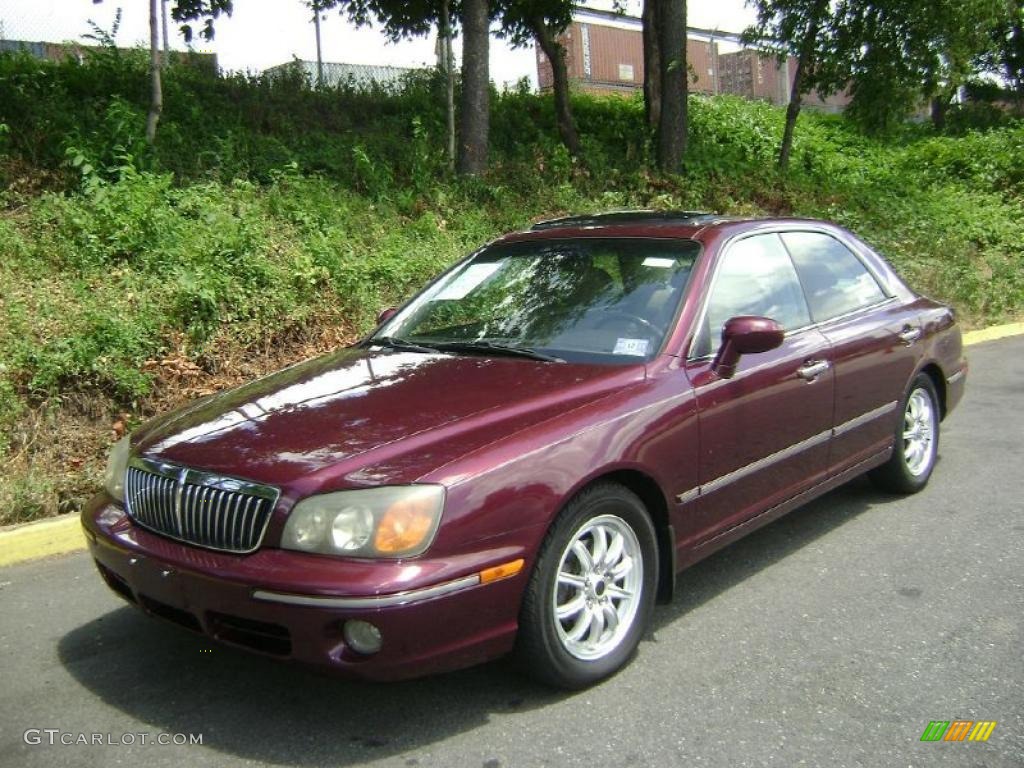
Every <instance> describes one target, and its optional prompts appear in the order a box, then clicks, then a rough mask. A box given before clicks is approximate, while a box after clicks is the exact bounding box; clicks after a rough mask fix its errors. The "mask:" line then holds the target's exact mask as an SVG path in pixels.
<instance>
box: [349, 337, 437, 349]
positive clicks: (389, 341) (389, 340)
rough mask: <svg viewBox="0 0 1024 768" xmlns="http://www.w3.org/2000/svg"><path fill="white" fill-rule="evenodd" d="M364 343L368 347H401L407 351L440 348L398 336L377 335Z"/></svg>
mask: <svg viewBox="0 0 1024 768" xmlns="http://www.w3.org/2000/svg"><path fill="white" fill-rule="evenodd" d="M363 345H364V346H367V347H372V346H378V347H391V348H392V349H401V350H403V351H406V352H437V350H438V348H437V347H433V346H430V347H428V346H425V345H423V344H416V343H415V342H412V341H409V340H407V339H400V338H398V337H397V336H376V337H374V338H370V339H367V340H366V341H365V342H364V343H363Z"/></svg>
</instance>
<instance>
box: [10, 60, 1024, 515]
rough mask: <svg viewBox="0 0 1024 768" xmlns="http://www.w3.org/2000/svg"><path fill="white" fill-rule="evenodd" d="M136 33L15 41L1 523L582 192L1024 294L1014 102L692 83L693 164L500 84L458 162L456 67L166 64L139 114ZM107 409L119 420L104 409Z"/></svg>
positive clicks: (965, 301) (961, 301) (609, 108)
mask: <svg viewBox="0 0 1024 768" xmlns="http://www.w3.org/2000/svg"><path fill="white" fill-rule="evenodd" d="M145 71H146V59H145V56H144V55H142V54H139V55H135V54H130V55H129V54H124V53H120V54H119V53H116V52H113V51H102V52H100V54H99V55H98V56H97V57H95V59H93V60H90V61H89V62H87V63H86V64H85V65H80V64H77V63H73V62H68V63H63V64H47V63H42V62H38V61H35V60H32V59H30V58H28V57H23V56H9V55H6V56H0V190H2V191H0V313H2V317H3V318H4V322H3V323H2V324H0V471H2V472H3V477H4V479H3V480H2V481H0V522H13V521H18V520H25V519H30V518H34V517H38V516H42V515H47V514H54V513H56V512H58V511H73V510H75V509H78V508H79V507H80V505H81V504H82V502H83V501H84V499H85V498H86V497H87V495H88V492H89V489H90V488H91V487H93V486H94V484H95V480H96V477H97V475H98V473H99V472H100V471H101V470H102V464H103V455H104V453H105V448H106V446H107V445H108V444H109V442H110V440H111V439H112V437H113V436H114V435H115V434H116V433H118V432H119V431H120V429H121V428H122V426H121V425H120V424H118V423H115V422H121V421H123V422H126V424H127V426H128V427H129V428H130V427H131V426H133V425H134V424H136V423H138V422H139V421H140V420H141V419H142V418H144V417H146V416H147V415H149V414H151V413H153V412H154V411H157V410H163V409H165V408H167V407H171V406H173V405H175V404H177V403H179V402H181V401H183V400H184V399H187V398H190V397H195V396H197V395H199V394H202V393H203V392H207V391H212V390H214V389H216V388H218V387H222V386H227V385H231V384H234V383H237V382H239V381H242V380H244V379H246V378H251V377H254V376H256V375H259V374H260V373H262V372H265V371H267V370H270V369H273V368H276V367H280V366H281V365H283V364H285V363H287V362H291V361H294V360H296V359H300V358H302V357H305V356H310V355H313V354H316V353H318V352H320V351H323V350H326V349H328V348H330V347H331V346H334V345H337V344H340V343H344V342H345V341H349V340H352V339H354V338H355V337H356V336H357V335H358V334H359V333H362V332H364V331H366V330H367V329H369V328H370V327H371V325H372V323H373V317H374V316H375V313H376V311H377V310H378V309H379V308H381V307H383V306H387V305H391V304H395V303H397V302H399V301H401V300H402V299H403V297H405V296H407V295H409V293H410V292H411V291H412V290H413V289H414V288H416V287H417V286H418V285H420V284H421V283H422V282H423V281H424V280H426V279H427V278H428V277H430V276H431V275H433V274H436V273H437V272H438V271H440V270H441V269H442V268H443V267H444V266H446V265H447V264H450V263H451V262H452V261H453V260H455V259H457V258H459V257H460V256H461V255H463V254H465V253H467V252H468V251H469V250H471V249H472V248H474V247H475V246H477V245H479V244H480V243H482V242H484V241H486V240H487V239H488V238H491V237H493V236H495V235H497V234H499V233H501V232H503V231H507V230H509V229H512V228H516V227H522V226H525V225H527V224H528V223H529V222H530V221H531V220H535V219H537V218H540V217H543V216H548V215H555V214H561V213H566V212H581V211H590V210H600V209H609V208H619V207H641V206H642V207H680V208H705V209H712V210H718V211H723V212H733V213H781V214H787V215H789V214H792V215H808V216H820V217H825V218H829V219H833V220H836V221H839V222H840V223H843V224H845V225H848V226H850V227H851V228H852V229H854V230H856V231H857V232H859V233H860V234H861V235H862V236H863V237H865V238H866V239H867V240H868V241H869V242H871V243H873V244H874V245H875V246H877V247H879V248H880V249H881V250H882V251H883V252H884V253H886V254H887V255H888V256H889V257H890V258H891V259H892V261H893V262H894V263H895V264H896V265H897V267H898V268H899V269H900V270H901V271H902V272H903V274H904V275H905V276H906V277H907V278H908V280H909V281H910V282H911V284H912V285H914V286H915V287H916V288H917V289H919V290H922V291H925V292H927V293H929V294H931V295H933V296H935V297H937V298H940V299H944V300H947V301H950V302H952V303H954V304H955V305H956V306H957V307H958V309H959V310H960V312H961V314H962V317H963V318H964V320H965V322H966V323H967V324H969V325H980V324H984V323H989V322H998V321H1005V320H1009V319H1012V318H1017V317H1019V316H1020V313H1021V309H1022V307H1024V258H1022V251H1024V248H1022V245H1021V243H1024V215H1022V214H1024V210H1022V208H1024V205H1022V200H1024V128H1022V127H1020V126H1014V125H1009V126H1003V127H998V128H995V129H992V130H988V131H984V132H981V131H973V130H965V129H958V130H962V131H963V133H962V135H958V136H955V137H953V136H941V135H936V134H935V133H934V132H932V131H931V129H930V128H926V127H914V126H911V127H907V128H905V129H902V132H901V133H899V134H896V135H889V136H887V137H885V138H866V137H864V136H863V135H861V134H860V133H858V132H857V131H856V130H855V129H854V128H852V127H851V126H850V125H849V124H848V123H847V122H846V121H844V120H843V119H842V118H838V117H827V116H822V115H814V114H804V115H802V116H801V118H800V120H801V124H800V130H799V131H798V132H797V134H796V139H795V143H794V147H793V154H792V161H791V168H790V170H789V172H788V173H786V174H780V173H779V172H778V171H777V170H776V169H775V166H774V156H775V153H776V148H777V145H778V140H779V136H780V135H781V131H782V121H783V115H782V112H781V110H778V109H775V108H772V107H769V106H767V105H764V104H756V103H748V102H744V101H741V100H738V99H734V98H728V97H719V98H714V99H710V98H701V97H693V98H691V100H690V126H691V128H690V130H691V132H690V150H689V155H688V160H687V163H688V167H687V172H686V174H685V175H683V176H671V177H663V176H659V175H656V174H655V173H654V172H653V171H652V170H651V168H650V163H651V151H650V147H649V145H648V143H647V142H646V140H645V137H646V135H647V134H646V129H645V116H644V107H643V102H642V100H640V99H639V98H637V99H635V100H626V99H620V98H608V99H602V98H594V97H587V96H582V95H578V96H575V97H574V105H573V106H574V110H575V115H576V119H577V121H578V124H579V128H580V140H581V143H582V148H583V153H582V158H583V160H582V161H575V160H572V159H571V158H570V157H569V155H568V153H567V152H566V150H565V149H564V148H563V146H562V145H561V144H560V142H559V140H558V134H557V131H556V128H555V110H554V105H553V103H552V100H551V99H550V98H549V97H545V96H536V95H531V94H529V93H526V92H525V91H517V92H512V93H507V94H501V95H498V94H493V95H492V106H493V127H492V132H491V171H490V172H489V174H488V175H486V176H484V177H481V178H469V179H454V178H451V177H449V176H448V175H447V173H446V170H445V168H446V161H445V157H444V152H443V149H442V148H443V146H444V136H445V115H444V108H443V103H444V100H443V97H442V93H443V91H442V88H443V85H442V84H441V83H439V82H435V81H434V80H433V79H431V78H430V77H428V76H423V77H420V78H415V79H413V80H411V81H409V82H408V83H407V84H406V86H405V87H404V88H402V89H399V90H397V91H395V92H393V93H388V92H384V91H371V92H362V91H357V90H354V89H347V88H341V89H337V90H328V91H314V90H310V89H309V88H308V87H305V85H304V83H302V82H301V81H299V80H291V79H285V80H277V81H274V80H269V79H266V78H260V77H257V78H244V77H240V76H236V77H231V78H223V79H222V78H216V77H214V76H212V75H209V74H206V73H204V72H202V71H200V70H197V69H191V68H189V67H187V66H177V67H173V68H171V69H170V70H169V71H168V72H167V74H166V78H165V89H166V94H167V103H166V109H165V112H164V116H163V121H162V123H161V133H160V135H159V136H158V139H157V143H156V147H155V148H154V149H153V150H150V149H149V148H148V147H147V146H146V144H145V142H144V141H142V139H141V136H142V133H143V128H142V126H143V125H144V122H145V111H146V104H147V98H148V95H147V90H146V76H145ZM112 425H113V427H112Z"/></svg>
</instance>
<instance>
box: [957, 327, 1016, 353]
mask: <svg viewBox="0 0 1024 768" xmlns="http://www.w3.org/2000/svg"><path fill="white" fill-rule="evenodd" d="M1021 334H1024V323H1008V324H1006V325H993V326H991V327H989V328H982V329H981V330H978V331H968V332H967V333H965V334H964V346H965V347H969V346H971V345H972V344H981V343H983V342H986V341H995V340H996V339H1005V338H1007V337H1009V336H1020V335H1021Z"/></svg>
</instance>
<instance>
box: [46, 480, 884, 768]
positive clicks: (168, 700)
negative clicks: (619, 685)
mask: <svg viewBox="0 0 1024 768" xmlns="http://www.w3.org/2000/svg"><path fill="white" fill-rule="evenodd" d="M886 498H889V497H886V496H883V495H881V494H878V493H877V492H874V491H873V490H872V489H871V486H870V485H869V484H867V483H866V482H862V481H854V482H853V483H852V484H851V485H848V486H845V487H844V488H840V489H838V490H837V491H833V492H832V493H830V494H828V495H826V496H824V497H823V498H822V499H819V500H817V501H815V502H813V503H811V504H810V505H808V506H806V507H804V508H802V509H800V510H797V511H795V512H793V513H791V514H790V515H787V516H786V517H784V518H782V519H781V520H779V521H776V522H774V523H772V524H771V525H768V526H766V527H765V528H762V529H761V530H759V531H757V532H755V533H753V534H751V535H750V536H748V537H746V538H745V539H743V540H742V541H739V542H737V543H735V544H733V545H731V546H729V547H727V548H726V549H724V550H722V551H721V552H719V553H717V554H715V555H713V556H711V557H709V558H708V559H707V560H705V561H703V562H701V563H699V564H697V565H695V566H694V567H692V568H690V569H689V570H688V571H686V572H684V574H683V575H682V576H681V580H680V583H679V588H678V590H677V594H676V598H675V600H674V601H673V602H672V603H671V604H670V605H667V606H662V607H660V608H659V609H658V611H657V612H656V613H655V618H654V626H653V632H655V633H656V632H657V630H658V629H659V628H661V627H664V626H665V625H666V624H668V623H669V622H672V621H675V620H676V619H678V618H679V617H681V616H683V615H685V614H686V613H687V612H689V611H691V610H693V609H695V608H696V607H698V606H700V605H701V604H703V603H705V602H707V601H709V600H711V599H713V598H714V597H715V596H716V595H718V594H721V593H723V592H725V591H726V590H728V589H729V588H730V587H733V586H735V585H736V584H738V583H740V582H742V581H743V580H745V579H747V578H749V577H750V576H752V575H755V574H756V573H758V572H759V571H761V570H762V569H764V568H766V567H767V566H769V565H771V564H772V563H774V562H775V561H777V560H779V559H781V558H784V557H786V555H788V554H789V553H791V552H793V551H794V550H797V549H799V548H800V547H802V546H805V545H806V544H807V543H809V542H811V541H813V540H815V539H817V538H818V537H819V536H822V535H824V534H826V533H828V532H829V531H830V530H832V529H834V528H836V527H838V526H841V525H842V524H843V523H845V522H846V521H848V520H850V519H852V518H853V517H855V516H857V515H859V514H861V513H862V512H864V511H865V510H867V509H868V508H870V507H871V506H872V505H873V504H875V503H878V502H880V501H883V500H885V499H886ZM642 649H643V645H641V658H640V659H638V663H643V658H642ZM58 652H59V656H60V659H61V663H62V664H63V666H64V667H65V668H66V669H67V671H68V672H69V673H70V674H71V675H72V676H73V677H74V678H75V680H77V681H78V682H79V683H80V684H81V685H83V686H84V687H85V688H87V689H88V690H89V691H91V692H92V693H94V694H95V695H96V696H98V697H99V698H100V699H102V701H103V702H104V703H106V704H107V705H109V706H111V707H115V708H117V709H119V710H121V711H122V712H124V713H126V714H127V715H128V716H129V717H131V718H132V719H133V720H134V721H136V722H144V723H147V724H150V725H151V726H152V728H154V729H159V730H160V731H162V732H165V733H190V734H202V735H203V746H204V748H206V749H211V748H212V749H213V750H216V751H218V752H222V753H225V754H229V755H233V756H237V757H240V758H242V759H248V760H256V761H260V762H268V763H275V764H281V765H319V764H334V765H349V764H359V763H363V762H368V761H371V760H378V759H382V758H389V757H390V758H405V762H406V764H407V765H410V766H413V765H416V764H417V762H418V760H417V758H416V757H415V755H417V754H418V753H420V752H422V751H427V750H429V749H430V747H431V745H433V744H436V743H438V742H442V741H444V740H445V739H447V738H450V737H452V736H455V735H457V734H459V733H465V732H468V731H470V730H473V729H475V728H478V727H480V726H483V725H485V724H487V723H488V722H490V720H491V719H492V717H495V716H502V715H514V714H515V713H516V712H521V711H528V710H531V709H535V708H541V707H545V706H548V705H550V704H552V703H555V702H558V701H560V700H563V699H565V698H567V697H569V696H571V695H572V694H567V693H563V692H557V691H551V690H548V689H546V688H543V687H541V686H539V685H536V684H534V683H532V682H531V681H529V680H528V679H526V678H524V677H522V676H520V675H519V674H518V673H517V672H516V670H515V669H514V667H513V665H512V664H511V663H510V662H508V661H505V660H500V661H497V662H492V663H490V664H485V665H483V666H479V667H476V668H473V669H468V670H464V671H461V672H455V673H450V674H447V675H440V676H435V677H431V678H427V679H423V680H414V681H409V682H402V683H391V684H368V683H360V682H352V681H348V680H342V679H339V678H336V677H331V676H328V675H325V674H321V673H319V672H315V671H312V670H308V669H305V668H302V667H297V666H293V665H287V664H283V663H280V662H276V661H273V660H269V659H266V658H261V657H257V656H252V655H250V654H248V653H245V652H243V651H236V650H234V649H230V648H224V647H222V646H219V645H215V644H213V643H211V642H209V641H208V640H206V639H205V638H203V637H202V636H199V635H193V634H191V633H188V632H187V631H185V630H182V629H180V628H177V627H173V626H170V625H167V624H164V623H163V622H158V621H155V620H153V619H149V618H147V617H145V616H143V615H142V614H140V613H139V612H137V611H136V610H135V609H133V608H130V607H127V606H125V607H124V608H121V609H119V610H115V611H112V612H111V613H108V614H106V615H104V616H101V617H100V618H98V619H95V620H94V621H91V622H89V623H87V624H85V625H82V626H80V627H78V628H76V629H74V630H72V631H71V632H69V633H68V634H66V635H65V636H64V637H63V638H62V639H61V640H60V642H59V647H58ZM605 685H615V680H614V679H612V680H610V681H608V682H607V683H605ZM496 748H497V747H496Z"/></svg>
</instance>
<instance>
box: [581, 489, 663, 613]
mask: <svg viewBox="0 0 1024 768" xmlns="http://www.w3.org/2000/svg"><path fill="white" fill-rule="evenodd" d="M602 482H611V483H616V484H618V485H621V486H623V487H624V488H627V489H629V490H630V491H632V492H633V493H635V494H636V495H637V496H638V497H639V498H640V501H642V502H643V505H644V508H645V509H646V510H647V514H648V515H650V517H651V521H652V522H653V523H654V531H655V534H656V536H657V544H658V589H657V595H656V597H657V600H658V602H660V603H667V602H669V601H670V600H671V599H672V596H673V595H674V593H675V583H676V543H675V531H674V529H673V528H672V524H671V522H670V521H669V516H668V502H667V501H666V499H665V494H664V493H663V492H662V490H661V486H659V485H658V482H657V481H656V480H655V479H654V478H653V477H651V476H650V475H648V474H647V473H645V472H642V471H640V470H638V469H613V470H608V471H606V472H603V473H600V474H598V475H596V476H594V477H592V478H590V479H589V480H588V481H587V482H586V483H585V484H584V485H583V486H582V487H580V488H577V489H576V490H575V491H574V492H573V493H572V495H571V496H570V497H569V499H572V498H574V497H575V496H576V495H577V494H579V493H581V492H582V491H584V490H585V489H587V488H590V487H591V486H593V485H595V484H597V483H602ZM566 503H568V500H566Z"/></svg>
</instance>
